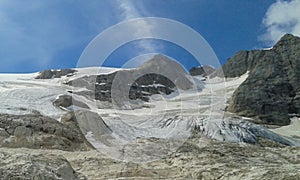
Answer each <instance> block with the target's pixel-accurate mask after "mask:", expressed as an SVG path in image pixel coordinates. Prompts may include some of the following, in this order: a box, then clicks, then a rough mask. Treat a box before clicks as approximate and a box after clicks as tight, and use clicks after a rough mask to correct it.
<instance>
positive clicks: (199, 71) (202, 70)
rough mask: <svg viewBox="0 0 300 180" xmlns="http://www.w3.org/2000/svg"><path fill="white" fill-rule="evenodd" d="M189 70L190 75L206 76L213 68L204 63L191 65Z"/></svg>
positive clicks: (213, 70)
mask: <svg viewBox="0 0 300 180" xmlns="http://www.w3.org/2000/svg"><path fill="white" fill-rule="evenodd" d="M189 72H190V75H191V76H208V75H210V74H212V73H213V72H215V69H214V68H213V67H211V66H208V65H204V66H199V67H192V68H191V69H190V71H189Z"/></svg>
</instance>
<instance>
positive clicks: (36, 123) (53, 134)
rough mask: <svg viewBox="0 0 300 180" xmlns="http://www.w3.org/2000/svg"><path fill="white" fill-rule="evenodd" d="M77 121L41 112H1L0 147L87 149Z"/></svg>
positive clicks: (88, 147) (88, 146) (87, 145)
mask: <svg viewBox="0 0 300 180" xmlns="http://www.w3.org/2000/svg"><path fill="white" fill-rule="evenodd" d="M76 123H77V122H74V121H73V122H72V123H69V124H68V125H66V124H62V123H60V122H58V121H56V120H54V119H51V118H48V117H44V116H42V115H38V114H37V115H8V114H1V115H0V147H10V148H19V147H26V148H33V149H40V148H42V149H60V150H67V151H74V150H87V149H90V148H91V147H90V145H89V144H88V143H87V142H86V140H85V137H84V136H83V135H82V133H81V131H80V129H79V128H78V126H76ZM71 124H75V125H71Z"/></svg>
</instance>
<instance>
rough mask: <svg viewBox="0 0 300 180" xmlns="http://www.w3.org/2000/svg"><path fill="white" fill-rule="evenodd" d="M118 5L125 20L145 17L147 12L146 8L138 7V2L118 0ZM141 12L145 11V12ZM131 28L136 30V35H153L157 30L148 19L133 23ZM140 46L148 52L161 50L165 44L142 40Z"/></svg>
mask: <svg viewBox="0 0 300 180" xmlns="http://www.w3.org/2000/svg"><path fill="white" fill-rule="evenodd" d="M135 2H138V1H135ZM117 5H118V9H119V11H120V12H121V17H120V18H121V19H122V20H124V21H125V20H130V19H134V18H141V17H143V14H146V12H145V9H144V8H142V7H137V4H133V3H132V1H128V0H126V1H125V0H118V1H117ZM139 5H141V4H139ZM141 12H143V14H142V13H141ZM130 28H132V29H133V30H134V31H135V33H136V34H135V36H136V37H139V36H142V35H144V34H146V35H148V36H149V35H150V36H151V34H152V32H153V31H156V29H155V27H153V25H150V24H148V23H147V22H146V21H139V23H137V24H132V26H131V27H130ZM138 48H139V49H140V50H141V51H142V52H143V51H145V52H147V53H149V52H151V53H155V52H158V51H161V50H162V49H163V46H162V45H158V44H157V43H153V42H148V41H141V42H139V43H138Z"/></svg>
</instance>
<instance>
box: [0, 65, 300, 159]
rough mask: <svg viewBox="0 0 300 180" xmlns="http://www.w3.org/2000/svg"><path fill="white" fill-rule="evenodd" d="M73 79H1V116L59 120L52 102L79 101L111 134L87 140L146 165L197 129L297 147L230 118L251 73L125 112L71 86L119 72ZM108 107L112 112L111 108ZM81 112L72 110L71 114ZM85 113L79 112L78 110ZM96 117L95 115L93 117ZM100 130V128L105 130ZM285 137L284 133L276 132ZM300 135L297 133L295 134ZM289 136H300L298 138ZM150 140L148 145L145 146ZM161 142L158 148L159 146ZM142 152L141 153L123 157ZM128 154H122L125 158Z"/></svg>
mask: <svg viewBox="0 0 300 180" xmlns="http://www.w3.org/2000/svg"><path fill="white" fill-rule="evenodd" d="M76 70H77V72H76V73H75V74H74V75H73V76H63V77H61V78H56V79H35V77H36V76H37V75H38V74H37V73H34V74H26V75H24V74H2V75H0V99H1V103H0V113H8V114H30V113H41V114H42V115H45V116H50V117H52V118H55V119H57V120H58V121H59V120H60V118H61V116H62V115H64V114H66V113H67V112H66V111H67V109H64V108H59V107H55V106H54V105H53V101H54V100H55V99H56V98H57V97H58V96H59V95H61V94H67V95H71V96H73V98H74V99H76V100H77V101H81V102H83V103H85V104H86V105H88V107H89V109H85V111H91V112H94V113H97V114H98V115H99V118H101V121H102V120H103V122H104V123H105V124H106V125H107V127H108V128H109V131H111V133H110V134H109V136H107V134H106V135H105V138H103V137H100V136H102V134H101V133H99V132H97V131H98V130H97V128H91V129H90V131H89V130H87V129H85V132H86V134H85V135H86V138H87V139H88V140H89V141H90V143H91V144H92V145H93V146H94V147H96V148H98V149H99V150H101V152H104V153H106V154H108V155H110V156H112V157H115V158H120V157H121V156H122V158H125V159H128V160H132V161H141V160H143V161H144V160H153V158H154V159H155V158H161V157H162V156H165V155H167V154H168V151H166V149H164V148H161V143H162V141H163V142H164V141H166V142H164V144H166V146H167V147H168V148H169V149H172V150H174V149H176V148H178V147H179V146H180V145H181V144H182V143H184V142H185V140H186V139H187V138H189V137H190V136H191V134H192V133H193V132H194V130H196V131H197V132H198V133H202V135H204V136H206V137H207V138H211V139H215V140H219V141H226V142H237V143H238V142H247V143H256V142H257V140H258V138H260V137H263V138H267V139H269V140H272V141H277V142H279V143H283V144H287V145H294V144H293V142H291V141H289V140H288V139H286V138H284V137H281V136H279V135H277V134H275V133H273V132H271V131H269V130H268V129H266V128H262V127H260V126H258V125H253V124H251V123H248V122H247V123H246V122H245V120H244V119H243V118H238V119H237V118H232V116H234V115H232V114H227V113H225V107H226V105H227V104H226V103H227V101H228V99H229V98H230V97H231V95H232V93H233V92H234V90H235V89H236V88H237V87H238V86H239V85H240V84H241V83H242V82H243V81H244V80H245V79H246V78H247V74H245V75H243V76H241V77H239V78H232V79H227V80H226V81H225V80H224V79H222V78H218V77H215V78H212V79H206V80H205V81H202V80H201V79H202V78H201V77H193V78H190V77H189V78H190V79H191V80H194V88H192V89H189V90H180V89H177V90H176V91H175V92H173V93H171V94H170V95H162V94H156V95H152V96H151V98H150V101H149V102H142V101H132V103H136V104H137V107H139V108H134V109H127V110H126V109H120V108H116V107H114V106H113V104H110V106H105V108H99V107H101V105H99V104H102V105H103V103H105V104H109V102H100V101H95V100H93V99H89V98H87V97H85V96H81V95H80V94H74V93H73V94H72V93H70V92H71V91H72V92H76V91H78V92H79V91H82V90H84V89H86V88H85V87H72V86H69V85H66V84H65V83H66V82H69V81H72V80H74V79H77V78H81V77H83V76H89V75H96V74H97V75H99V74H108V73H112V72H116V71H118V70H120V69H115V68H101V69H99V68H78V69H76ZM108 107H109V108H108ZM72 108H73V109H78V108H75V107H70V108H69V110H70V109H72ZM79 109H80V108H79ZM225 116H226V118H224V117H225ZM89 117H90V116H88V115H82V116H80V117H79V116H78V117H77V118H79V121H81V123H89V126H90V127H92V126H93V124H94V125H95V127H97V124H95V122H96V121H95V119H94V118H93V119H91V118H89ZM93 117H95V116H93ZM100 129H101V128H100ZM273 131H274V132H278V133H281V134H282V135H287V134H286V133H283V131H284V130H283V129H278V130H273ZM295 133H296V134H295ZM295 133H293V134H290V137H291V136H292V135H294V136H297V135H298V134H297V133H299V132H298V131H295ZM144 139H146V141H144ZM158 142H159V143H158ZM137 146H138V147H139V148H136V147H137ZM149 146H150V147H151V148H152V149H153V152H155V153H150V154H149V153H148V155H147V153H146V155H145V152H144V151H145V149H147V148H149ZM124 148H127V152H131V153H132V152H137V153H136V154H143V158H142V159H140V157H137V156H136V154H135V155H134V157H133V154H131V153H129V154H124V152H123V151H124ZM121 152H123V154H122V153H121Z"/></svg>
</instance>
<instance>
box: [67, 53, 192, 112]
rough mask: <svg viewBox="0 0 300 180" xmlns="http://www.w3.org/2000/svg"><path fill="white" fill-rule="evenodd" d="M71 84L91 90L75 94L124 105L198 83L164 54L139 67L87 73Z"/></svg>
mask: <svg viewBox="0 0 300 180" xmlns="http://www.w3.org/2000/svg"><path fill="white" fill-rule="evenodd" d="M67 84H68V85H72V86H74V87H86V88H87V89H88V91H81V92H73V93H76V94H79V95H84V96H86V97H89V98H90V99H96V100H100V101H109V102H114V103H115V104H116V105H118V106H120V107H124V105H125V104H126V103H127V102H129V101H130V100H136V99H140V100H143V101H148V100H149V97H150V96H151V95H153V94H165V95H169V94H171V93H172V92H174V91H175V90H176V89H177V88H178V89H181V90H187V89H191V88H193V86H194V84H193V82H192V81H191V79H190V78H188V75H187V73H186V71H185V70H184V69H183V67H182V66H181V65H179V64H178V63H177V62H175V61H172V60H170V59H168V58H167V57H165V56H162V55H156V56H154V57H153V58H152V59H150V60H149V61H147V62H146V63H144V64H143V65H142V66H140V67H138V68H134V69H129V70H119V71H116V72H113V73H109V74H100V75H91V76H84V77H81V78H78V79H75V80H72V81H69V82H67Z"/></svg>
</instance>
